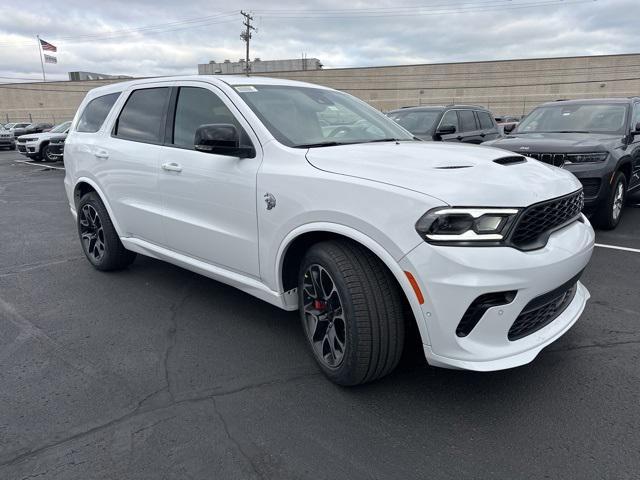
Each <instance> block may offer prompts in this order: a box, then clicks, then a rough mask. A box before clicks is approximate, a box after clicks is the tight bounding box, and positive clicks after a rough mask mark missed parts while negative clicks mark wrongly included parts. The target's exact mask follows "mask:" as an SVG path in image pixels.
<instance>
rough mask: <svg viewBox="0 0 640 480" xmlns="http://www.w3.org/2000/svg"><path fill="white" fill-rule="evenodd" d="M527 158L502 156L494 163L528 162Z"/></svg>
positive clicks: (512, 163)
mask: <svg viewBox="0 0 640 480" xmlns="http://www.w3.org/2000/svg"><path fill="white" fill-rule="evenodd" d="M526 162H527V159H526V158H524V157H520V156H518V157H515V156H514V157H502V158H496V159H495V160H494V161H493V163H497V164H499V165H507V166H508V165H516V164H518V163H526Z"/></svg>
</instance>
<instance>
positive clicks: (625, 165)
mask: <svg viewBox="0 0 640 480" xmlns="http://www.w3.org/2000/svg"><path fill="white" fill-rule="evenodd" d="M616 172H622V173H623V174H624V176H625V177H626V179H627V186H628V185H629V183H630V182H631V176H632V175H633V168H632V165H631V157H629V156H626V157H623V158H622V159H621V160H620V163H619V164H618V168H616V170H615V172H614V173H613V174H612V175H611V181H610V182H609V183H611V182H613V177H614V176H615V174H616Z"/></svg>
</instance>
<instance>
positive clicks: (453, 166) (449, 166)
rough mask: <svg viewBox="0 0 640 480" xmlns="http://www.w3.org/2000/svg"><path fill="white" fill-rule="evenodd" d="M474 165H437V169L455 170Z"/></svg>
mask: <svg viewBox="0 0 640 480" xmlns="http://www.w3.org/2000/svg"><path fill="white" fill-rule="evenodd" d="M471 167H473V165H446V166H444V167H435V168H436V170H455V169H457V168H471Z"/></svg>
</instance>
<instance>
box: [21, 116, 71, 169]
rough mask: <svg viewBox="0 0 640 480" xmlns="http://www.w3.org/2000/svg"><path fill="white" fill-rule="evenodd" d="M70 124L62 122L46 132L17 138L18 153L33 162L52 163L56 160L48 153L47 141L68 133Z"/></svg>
mask: <svg viewBox="0 0 640 480" xmlns="http://www.w3.org/2000/svg"><path fill="white" fill-rule="evenodd" d="M70 126H71V122H63V123H61V124H60V125H56V126H55V127H53V128H52V129H51V130H49V131H48V132H42V133H27V134H26V135H20V136H19V137H18V151H19V152H20V153H21V154H23V155H24V156H26V157H29V158H31V159H33V160H44V161H45V162H54V161H55V160H56V158H55V157H54V156H52V155H51V152H50V151H49V141H50V140H51V139H52V138H53V137H59V136H61V135H66V134H67V133H68V132H69V127H70Z"/></svg>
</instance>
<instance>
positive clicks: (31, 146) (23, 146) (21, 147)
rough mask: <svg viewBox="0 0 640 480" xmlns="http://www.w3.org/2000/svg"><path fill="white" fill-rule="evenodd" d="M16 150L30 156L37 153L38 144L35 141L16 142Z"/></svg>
mask: <svg viewBox="0 0 640 480" xmlns="http://www.w3.org/2000/svg"><path fill="white" fill-rule="evenodd" d="M18 151H19V152H20V153H22V154H23V155H26V156H27V157H32V156H35V155H37V154H38V145H37V143H36V142H27V143H19V142H18Z"/></svg>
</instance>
